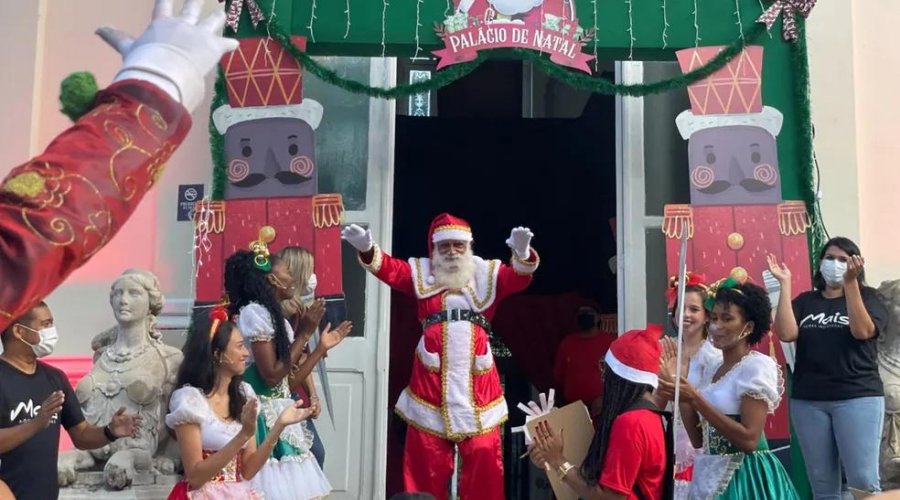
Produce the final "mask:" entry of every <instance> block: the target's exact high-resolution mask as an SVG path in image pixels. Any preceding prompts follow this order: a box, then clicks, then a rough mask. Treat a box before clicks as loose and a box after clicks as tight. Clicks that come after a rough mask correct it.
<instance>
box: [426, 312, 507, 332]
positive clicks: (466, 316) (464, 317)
mask: <svg viewBox="0 0 900 500" xmlns="http://www.w3.org/2000/svg"><path fill="white" fill-rule="evenodd" d="M445 321H446V322H450V321H468V322H469V323H474V324H476V325H478V326H480V327H481V328H484V330H485V331H486V332H488V333H490V331H491V323H490V322H489V321H488V320H487V318H485V317H484V315H482V314H479V313H477V312H475V311H470V310H468V309H449V310H447V311H441V312H436V313H434V314H430V315H428V316H426V317H425V319H423V320H422V329H425V328H428V327H429V326H431V325H434V324H437V323H444V322H445Z"/></svg>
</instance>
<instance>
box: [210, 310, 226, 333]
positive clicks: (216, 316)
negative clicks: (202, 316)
mask: <svg viewBox="0 0 900 500" xmlns="http://www.w3.org/2000/svg"><path fill="white" fill-rule="evenodd" d="M209 319H210V320H211V321H212V324H211V325H210V327H209V341H210V342H212V339H213V337H215V336H216V330H217V329H218V328H219V324H221V323H222V322H223V321H228V309H226V304H219V305H217V306H215V307H213V308H212V310H211V311H209Z"/></svg>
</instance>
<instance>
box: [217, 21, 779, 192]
mask: <svg viewBox="0 0 900 500" xmlns="http://www.w3.org/2000/svg"><path fill="white" fill-rule="evenodd" d="M256 31H257V34H258V35H259V36H271V37H272V38H274V39H275V40H276V41H278V43H279V44H281V46H282V47H284V48H285V50H287V52H288V53H289V54H291V56H293V57H294V58H295V59H296V60H297V62H298V63H299V64H300V65H301V66H302V67H303V69H304V71H308V72H309V73H311V74H313V75H315V76H316V77H317V78H319V79H320V80H322V81H324V82H326V83H329V84H331V85H335V86H337V87H340V88H342V89H344V90H346V91H348V92H351V93H355V94H363V95H367V96H369V97H374V98H381V99H397V98H400V97H405V96H410V95H415V94H421V93H427V92H432V91H435V90H437V89H440V88H443V87H445V86H447V85H449V84H451V83H453V82H455V81H456V80H459V79H460V78H462V77H464V76H466V75H468V74H469V73H471V72H472V71H474V70H475V68H477V67H478V66H479V65H481V63H482V62H484V61H485V60H486V59H487V58H488V56H486V55H485V54H484V53H482V54H479V56H478V57H477V58H476V59H475V60H473V61H470V62H467V63H462V64H457V65H454V66H451V67H449V68H447V69H444V70H441V71H438V72H437V73H436V74H435V75H434V76H433V77H432V78H431V79H429V80H425V81H420V82H415V83H407V84H402V85H397V86H394V87H391V88H384V87H373V86H370V85H366V84H364V83H361V82H358V81H355V80H350V79H347V78H343V77H342V76H340V75H339V74H338V73H337V72H336V71H335V70H333V69H331V68H328V67H326V66H324V65H322V64H321V63H319V62H318V61H316V60H315V59H313V58H312V57H311V56H310V55H309V54H307V53H306V52H303V51H302V50H300V49H299V48H297V46H296V45H294V43H293V42H292V41H291V35H290V33H288V32H287V31H286V30H285V29H284V28H282V27H281V25H280V24H278V22H277V21H270V20H264V21H263V22H261V23H260V24H259V26H257V28H256ZM765 31H766V28H765V25H763V24H759V23H756V24H754V25H753V28H751V29H750V30H749V31H748V32H747V33H745V34H744V35H743V36H742V37H739V38H738V39H736V40H735V41H734V42H732V43H731V44H730V45H729V46H727V47H726V48H725V49H724V50H722V51H721V52H719V53H718V54H717V55H716V57H714V58H713V59H712V60H710V61H709V62H708V63H707V64H705V65H703V66H701V67H699V68H697V69H695V70H693V71H690V72H688V73H684V74H681V75H678V76H676V77H673V78H670V79H668V80H662V81H659V82H652V83H641V84H631V85H625V84H617V83H614V82H611V81H610V80H607V79H606V78H597V77H593V76H591V75H587V74H583V73H579V72H575V71H572V70H569V69H566V68H563V67H561V66H559V65H557V64H554V63H553V62H551V61H550V59H549V57H547V56H545V55H543V54H541V53H538V52H535V51H530V50H524V49H514V50H513V51H512V52H513V53H514V54H516V55H517V56H519V57H521V58H523V59H527V60H529V61H531V62H533V63H535V65H536V66H538V67H539V68H541V69H542V70H543V71H544V72H546V73H547V74H548V75H550V76H552V77H554V78H556V79H558V80H562V81H564V82H566V83H567V84H569V85H571V86H572V87H575V88H578V89H581V90H587V91H590V92H595V93H600V94H607V95H614V94H621V95H627V96H633V97H640V96H646V95H650V94H659V93H661V92H666V91H669V90H675V89H679V88H683V87H686V86H688V85H690V84H692V83H695V82H698V81H700V80H703V79H704V78H706V77H708V76H709V75H711V74H713V73H715V72H716V71H718V70H720V69H722V68H723V67H725V65H726V64H728V63H729V62H730V61H731V60H732V59H734V58H735V57H736V56H737V55H738V54H740V53H741V51H742V50H743V49H744V47H745V46H746V45H749V44H752V43H753V42H754V41H756V40H757V39H758V38H759V37H760V36H761V35H762V34H763V33H765ZM224 79H225V75H224V74H223V73H222V71H221V69H220V71H219V73H218V77H217V78H216V85H215V96H214V97H213V103H212V106H211V109H210V128H209V135H210V138H209V143H210V148H211V155H212V160H213V182H212V199H214V200H221V199H222V198H223V196H224V193H225V183H226V175H225V171H226V168H227V166H226V161H225V153H224V148H223V139H222V136H221V135H220V134H219V132H218V130H216V128H215V126H214V125H213V124H212V113H213V111H214V110H215V109H216V108H218V107H219V106H221V105H223V104H226V101H227V93H226V90H225V82H224Z"/></svg>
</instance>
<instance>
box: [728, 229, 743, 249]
mask: <svg viewBox="0 0 900 500" xmlns="http://www.w3.org/2000/svg"><path fill="white" fill-rule="evenodd" d="M725 243H726V244H727V245H728V248H730V249H732V250H734V251H735V252H737V251H738V250H740V249H742V248H744V235H742V234H741V233H738V232H734V233H731V234H729V235H728V238H727V239H726V240H725Z"/></svg>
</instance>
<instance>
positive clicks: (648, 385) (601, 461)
mask: <svg viewBox="0 0 900 500" xmlns="http://www.w3.org/2000/svg"><path fill="white" fill-rule="evenodd" d="M661 336H662V328H660V327H649V328H648V329H647V330H634V331H630V332H627V333H625V334H624V335H622V336H621V337H619V338H618V339H616V340H615V341H614V342H613V343H612V345H611V346H610V348H609V351H608V352H607V353H606V357H605V358H604V370H603V406H602V410H601V413H600V417H599V423H598V426H597V427H598V428H597V431H596V433H595V434H594V439H593V441H591V446H590V449H589V450H588V453H587V456H586V457H585V459H584V462H583V463H582V464H581V465H580V466H575V465H573V464H571V463H570V462H568V461H567V460H566V458H565V456H564V455H563V439H562V436H563V430H562V429H560V430H558V431H557V430H555V429H551V428H550V425H549V424H548V423H547V422H546V421H544V422H541V423H540V424H538V427H537V429H536V432H535V436H534V445H533V446H532V447H531V450H530V454H531V461H532V462H533V463H534V464H535V465H536V466H538V467H541V468H543V469H545V470H547V473H548V474H553V473H555V474H557V475H558V476H559V478H560V480H561V481H562V482H563V483H565V484H566V485H568V486H569V487H570V488H571V489H572V490H573V491H575V493H576V494H578V496H579V497H580V498H583V499H585V500H593V499H601V500H605V499H629V500H630V499H647V500H650V499H652V500H659V499H661V498H669V497H670V495H671V484H670V483H669V482H668V481H666V480H665V478H666V477H672V473H673V471H672V469H671V463H670V461H668V460H667V456H668V455H669V453H668V451H667V448H669V446H667V443H666V441H667V439H666V435H665V431H664V428H663V421H662V418H661V417H660V415H659V409H658V408H657V407H656V405H655V404H654V397H653V391H654V389H655V388H656V387H657V383H658V376H657V372H658V371H659V363H660V353H661V351H662V346H661V344H660V341H659V339H660V337H661Z"/></svg>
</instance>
